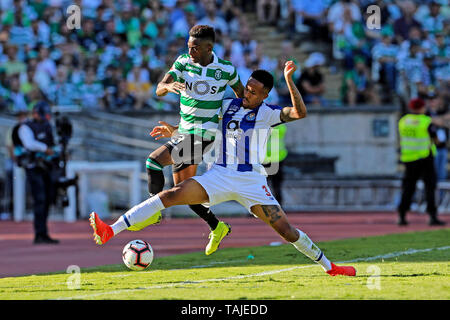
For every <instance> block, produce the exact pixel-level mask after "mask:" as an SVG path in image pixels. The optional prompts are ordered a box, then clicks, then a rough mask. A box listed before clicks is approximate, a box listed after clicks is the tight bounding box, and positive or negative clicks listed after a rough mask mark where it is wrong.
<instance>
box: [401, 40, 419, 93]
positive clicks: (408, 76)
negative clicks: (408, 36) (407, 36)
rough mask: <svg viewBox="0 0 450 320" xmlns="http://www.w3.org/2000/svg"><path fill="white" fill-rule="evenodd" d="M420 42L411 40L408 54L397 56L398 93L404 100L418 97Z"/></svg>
mask: <svg viewBox="0 0 450 320" xmlns="http://www.w3.org/2000/svg"><path fill="white" fill-rule="evenodd" d="M420 44H421V43H420V41H413V40H411V41H410V45H409V54H408V55H407V56H400V55H399V56H398V62H397V70H398V75H399V83H398V90H399V91H398V93H399V94H400V96H401V97H402V98H403V100H404V101H410V100H411V99H414V98H417V97H418V85H419V83H420V81H421V70H422V55H421V54H420Z"/></svg>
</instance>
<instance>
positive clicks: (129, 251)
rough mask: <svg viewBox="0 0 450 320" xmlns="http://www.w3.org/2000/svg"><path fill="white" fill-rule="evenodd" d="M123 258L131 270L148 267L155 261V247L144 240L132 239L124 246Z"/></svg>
mask: <svg viewBox="0 0 450 320" xmlns="http://www.w3.org/2000/svg"><path fill="white" fill-rule="evenodd" d="M122 260H123V263H125V265H126V266H127V267H128V268H129V269H131V270H144V269H147V268H148V267H149V266H150V265H151V264H152V261H153V249H152V247H151V246H150V244H149V243H148V242H146V241H144V240H133V241H130V242H128V243H127V244H126V245H125V247H124V248H123V251H122Z"/></svg>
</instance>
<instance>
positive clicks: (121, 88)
mask: <svg viewBox="0 0 450 320" xmlns="http://www.w3.org/2000/svg"><path fill="white" fill-rule="evenodd" d="M111 98H112V99H111V100H110V101H108V107H109V108H110V110H124V111H126V110H133V109H134V105H135V103H136V99H135V98H134V97H133V96H132V95H131V94H130V93H129V92H128V89H127V82H126V81H125V80H121V81H120V82H119V85H118V86H117V91H116V92H115V93H114V94H113V95H112V96H111Z"/></svg>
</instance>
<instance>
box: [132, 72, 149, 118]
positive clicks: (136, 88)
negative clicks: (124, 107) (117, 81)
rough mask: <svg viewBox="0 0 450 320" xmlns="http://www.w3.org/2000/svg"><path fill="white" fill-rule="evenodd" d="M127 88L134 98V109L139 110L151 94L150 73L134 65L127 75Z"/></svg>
mask: <svg viewBox="0 0 450 320" xmlns="http://www.w3.org/2000/svg"><path fill="white" fill-rule="evenodd" d="M127 90H128V92H129V93H130V94H131V95H133V97H134V98H135V99H136V103H135V105H134V109H135V110H141V109H142V107H143V106H144V105H145V104H146V103H147V100H148V99H149V98H150V96H151V84H150V73H149V72H148V70H147V69H145V68H141V67H139V66H136V65H135V66H134V67H133V69H131V71H130V72H129V73H128V75H127Z"/></svg>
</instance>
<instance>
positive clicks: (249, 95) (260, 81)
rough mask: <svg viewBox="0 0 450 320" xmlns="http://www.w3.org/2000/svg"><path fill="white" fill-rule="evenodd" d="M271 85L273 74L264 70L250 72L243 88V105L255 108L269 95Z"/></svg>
mask: <svg viewBox="0 0 450 320" xmlns="http://www.w3.org/2000/svg"><path fill="white" fill-rule="evenodd" d="M272 87H273V76H272V75H271V74H270V72H268V71H266V70H255V71H253V72H252V74H251V76H250V78H249V79H248V81H247V84H246V86H245V88H244V99H243V100H242V104H243V106H244V107H246V108H248V107H250V108H255V107H257V106H259V105H260V104H261V102H263V101H264V99H266V98H267V97H268V96H269V92H270V90H272Z"/></svg>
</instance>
